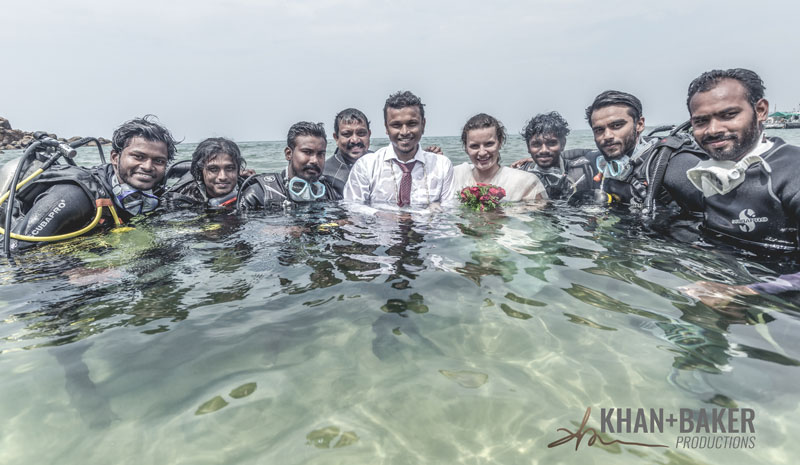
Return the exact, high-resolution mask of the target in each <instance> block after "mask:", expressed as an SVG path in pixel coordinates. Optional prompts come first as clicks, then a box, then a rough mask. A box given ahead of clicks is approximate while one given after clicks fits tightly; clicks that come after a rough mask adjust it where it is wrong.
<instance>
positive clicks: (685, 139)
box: [601, 134, 708, 212]
mask: <svg viewBox="0 0 800 465" xmlns="http://www.w3.org/2000/svg"><path fill="white" fill-rule="evenodd" d="M662 148H665V156H668V157H669V159H668V164H667V167H666V171H665V172H664V178H663V181H662V183H661V189H659V191H660V192H657V193H656V194H655V200H656V202H657V203H658V204H659V205H662V206H665V205H669V204H671V203H672V202H673V201H674V202H675V203H676V204H677V205H678V206H680V207H681V209H682V210H684V211H687V212H700V211H702V206H701V201H702V194H701V193H700V192H699V191H697V190H696V189H695V188H694V186H693V185H692V183H691V182H689V179H688V178H687V177H686V171H687V170H688V169H690V168H693V167H694V166H695V165H697V163H699V162H700V161H701V160H704V159H707V158H708V155H706V153H705V152H704V151H703V149H701V148H700V146H699V145H697V142H695V140H694V139H693V138H692V137H691V136H690V135H688V134H677V135H675V136H668V137H664V138H660V139H659V140H658V141H657V142H654V143H653V145H652V146H650V147H649V148H648V149H646V150H645V152H644V153H642V155H641V156H640V157H638V158H637V160H636V161H634V162H633V165H634V168H633V171H632V172H631V173H630V175H628V176H627V177H626V178H625V179H614V178H611V177H606V178H604V179H603V180H602V181H601V188H602V190H603V191H604V192H606V193H607V194H608V196H609V197H610V202H612V203H620V204H624V205H630V207H631V209H633V210H638V209H640V208H641V207H642V206H643V203H644V201H645V198H646V196H647V192H648V189H649V188H650V186H648V183H650V184H652V183H653V179H652V178H653V172H654V171H655V166H654V163H655V157H656V156H657V155H658V153H659V151H660V150H661V149H662Z"/></svg>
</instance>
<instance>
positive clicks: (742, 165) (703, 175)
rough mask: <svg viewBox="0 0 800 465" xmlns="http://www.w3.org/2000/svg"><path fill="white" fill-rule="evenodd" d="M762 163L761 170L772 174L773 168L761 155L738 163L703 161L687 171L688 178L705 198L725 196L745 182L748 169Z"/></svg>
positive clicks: (746, 158)
mask: <svg viewBox="0 0 800 465" xmlns="http://www.w3.org/2000/svg"><path fill="white" fill-rule="evenodd" d="M758 163H761V168H762V169H763V170H764V171H765V172H766V173H767V174H771V173H772V168H771V167H770V166H769V163H767V161H766V160H764V159H763V158H761V156H760V155H747V156H746V157H744V158H742V159H741V160H739V161H738V162H734V161H731V160H703V161H701V162H700V163H698V164H697V166H696V167H694V168H692V169H690V170H688V171H686V177H687V178H689V181H690V182H691V183H692V185H694V187H695V188H697V190H699V191H701V192H702V193H703V195H704V196H705V197H710V196H712V195H716V194H719V195H725V194H727V193H728V192H731V191H732V190H734V189H736V188H737V187H739V185H740V184H741V183H743V182H744V179H745V177H746V172H747V169H748V168H750V167H751V166H752V165H755V164H758Z"/></svg>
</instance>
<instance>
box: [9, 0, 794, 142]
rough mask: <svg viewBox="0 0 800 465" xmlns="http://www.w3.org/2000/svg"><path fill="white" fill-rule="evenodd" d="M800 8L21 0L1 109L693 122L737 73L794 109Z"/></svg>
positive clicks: (734, 3)
mask: <svg viewBox="0 0 800 465" xmlns="http://www.w3.org/2000/svg"><path fill="white" fill-rule="evenodd" d="M798 18H800V2H797V1H789V0H784V1H770V0H767V1H764V0H762V1H758V2H753V1H745V0H725V1H717V0H714V1H703V0H666V1H659V2H656V1H642V0H638V1H628V0H604V1H598V0H526V1H523V0H517V1H504V0H494V1H488V0H485V1H475V0H458V1H436V0H392V1H389V0H309V1H303V0H295V1H279V0H229V1H225V2H208V1H203V0H199V1H198V0H192V1H189V0H158V1H155V0H128V1H124V2H118V1H115V0H72V1H70V2H56V1H55V0H49V1H42V0H26V1H25V2H22V1H14V0H9V1H7V2H4V4H3V6H2V12H1V13H0V44H1V45H0V51H1V52H0V60H2V61H0V116H4V117H6V118H8V119H9V120H10V121H11V124H12V126H14V127H15V128H20V129H25V130H47V131H49V132H56V133H58V134H59V136H66V137H68V136H72V135H83V136H86V135H94V136H104V137H110V135H111V132H112V131H113V130H114V128H115V127H116V126H117V125H119V124H120V123H121V122H123V121H124V120H127V119H130V118H132V117H134V116H140V115H143V114H145V113H153V114H156V115H158V116H159V118H160V119H161V121H162V122H163V123H164V124H165V125H167V126H168V127H169V128H170V129H171V130H172V131H173V133H174V134H175V136H176V137H178V138H185V139H186V140H187V141H198V140H201V139H203V138H205V137H211V136H227V137H232V138H234V139H235V140H238V141H248V140H277V139H282V138H284V137H285V135H286V131H287V129H288V127H289V126H290V125H291V124H292V123H294V122H296V121H300V120H310V121H322V122H324V123H325V125H326V127H327V128H328V129H329V130H332V125H333V116H334V115H335V114H336V112H338V111H339V110H341V109H343V108H346V107H349V106H353V107H356V108H359V109H361V110H363V111H364V112H365V113H366V114H367V115H368V116H369V117H370V118H371V119H372V121H373V135H374V136H383V135H384V130H383V125H382V114H381V109H382V107H383V102H384V101H385V99H386V97H387V96H388V95H389V94H390V93H392V92H394V91H396V90H400V89H408V90H411V91H413V92H414V93H416V94H417V95H419V96H420V97H421V98H422V99H423V102H424V103H425V104H426V116H427V130H426V135H458V134H460V128H461V126H462V125H463V124H464V122H465V121H466V119H467V118H469V117H470V116H471V115H473V114H475V113H478V112H486V113H489V114H492V115H494V116H496V117H498V118H499V119H500V120H502V121H503V122H504V123H505V125H506V126H507V127H508V129H509V130H510V131H512V132H518V131H519V130H520V128H521V127H522V126H523V124H524V123H525V121H526V120H527V119H528V118H530V117H531V116H533V115H534V114H536V113H540V112H543V111H550V110H557V111H559V112H561V114H563V115H564V116H565V117H566V118H567V120H568V121H569V122H570V125H571V127H572V128H573V129H586V128H587V126H586V123H585V122H584V120H583V109H584V108H585V107H586V106H587V105H588V104H589V103H591V101H592V99H593V98H594V96H595V95H596V94H598V93H599V92H601V91H603V90H606V89H609V88H615V89H618V90H624V91H628V92H631V93H633V94H635V95H637V96H638V97H639V98H640V99H641V100H642V102H643V103H644V114H645V117H646V119H647V123H648V125H655V124H666V123H676V122H680V121H681V120H684V119H686V118H687V113H686V106H685V99H686V88H687V86H688V84H689V82H690V81H691V80H692V79H693V78H694V77H696V76H697V75H698V74H700V73H701V72H703V71H706V70H709V69H713V68H730V67H748V68H751V69H753V70H755V71H756V72H758V73H759V74H760V75H761V77H762V78H763V79H764V81H765V83H766V86H767V97H768V99H769V100H770V103H771V105H770V110H773V109H774V108H775V105H776V104H777V107H778V109H779V110H789V109H792V108H794V107H796V106H798V104H800V81H799V80H798V76H800V60H798V58H797V57H798V52H797V47H798V40H797V37H798Z"/></svg>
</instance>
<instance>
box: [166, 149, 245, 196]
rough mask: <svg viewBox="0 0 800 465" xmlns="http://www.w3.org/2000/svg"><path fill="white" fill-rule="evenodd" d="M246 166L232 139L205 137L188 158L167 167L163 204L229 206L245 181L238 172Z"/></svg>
mask: <svg viewBox="0 0 800 465" xmlns="http://www.w3.org/2000/svg"><path fill="white" fill-rule="evenodd" d="M245 165H246V163H245V160H244V158H242V152H241V150H239V146H238V145H236V143H235V142H233V141H232V140H229V139H225V138H223V137H213V138H209V139H206V140H204V141H202V142H200V144H198V146H197V148H196V149H195V150H194V153H192V159H191V160H185V161H181V162H178V163H175V164H174V165H172V166H171V167H170V168H169V170H168V172H167V176H166V178H167V188H166V192H165V193H164V195H163V196H162V199H163V200H164V204H165V205H166V206H167V207H168V208H191V207H201V208H209V209H222V208H231V209H232V208H234V207H235V206H236V200H237V198H238V196H239V187H240V186H241V185H242V183H243V182H244V180H245V178H244V177H243V176H241V175H240V173H241V171H242V169H243V168H244V167H245ZM171 181H172V182H171Z"/></svg>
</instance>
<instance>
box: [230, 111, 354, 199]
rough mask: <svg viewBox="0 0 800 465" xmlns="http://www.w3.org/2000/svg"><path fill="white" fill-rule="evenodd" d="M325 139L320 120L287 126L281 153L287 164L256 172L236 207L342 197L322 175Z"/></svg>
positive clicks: (248, 179) (326, 142)
mask: <svg viewBox="0 0 800 465" xmlns="http://www.w3.org/2000/svg"><path fill="white" fill-rule="evenodd" d="M327 145H328V141H327V139H326V136H325V128H324V127H323V126H322V124H321V123H309V122H307V121H301V122H299V123H295V124H294V125H292V127H291V128H290V129H289V134H288V135H287V137H286V148H285V149H284V154H285V156H286V160H287V161H288V162H289V165H288V166H287V167H286V169H285V170H283V171H282V172H281V173H268V174H257V175H255V176H251V177H249V178H247V180H246V181H245V183H244V184H243V185H242V188H241V191H242V193H241V195H240V196H239V201H238V204H237V208H239V209H242V210H248V209H253V208H261V207H271V208H274V207H285V206H290V205H292V204H297V203H309V202H316V201H321V200H339V199H341V198H342V196H341V195H339V194H338V193H337V192H336V190H335V189H334V188H333V186H332V185H331V183H330V182H328V180H327V179H325V177H324V176H322V170H323V168H324V167H325V150H326V148H327Z"/></svg>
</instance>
